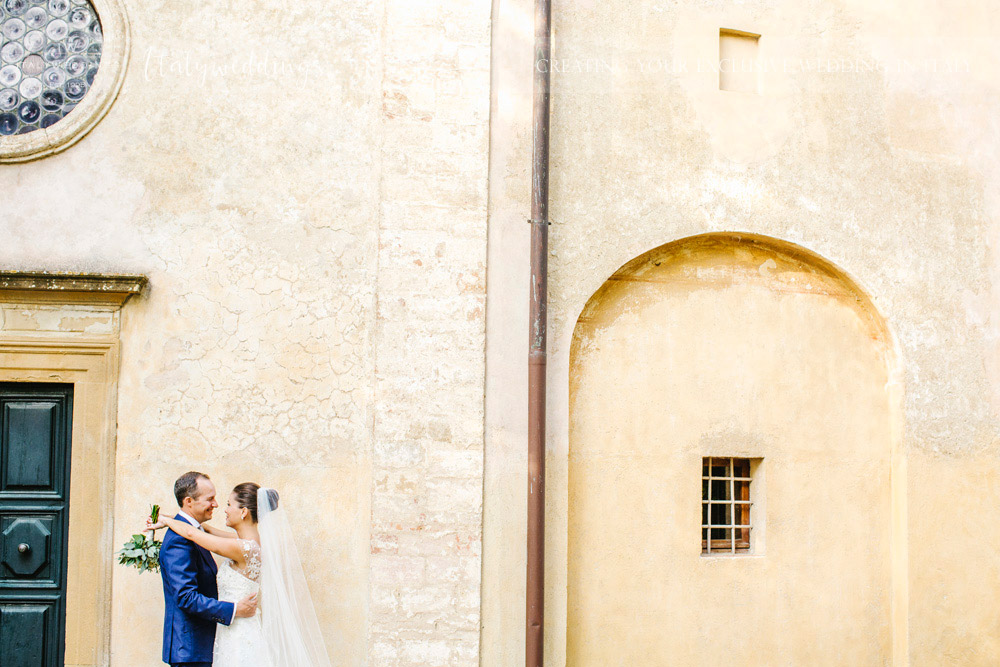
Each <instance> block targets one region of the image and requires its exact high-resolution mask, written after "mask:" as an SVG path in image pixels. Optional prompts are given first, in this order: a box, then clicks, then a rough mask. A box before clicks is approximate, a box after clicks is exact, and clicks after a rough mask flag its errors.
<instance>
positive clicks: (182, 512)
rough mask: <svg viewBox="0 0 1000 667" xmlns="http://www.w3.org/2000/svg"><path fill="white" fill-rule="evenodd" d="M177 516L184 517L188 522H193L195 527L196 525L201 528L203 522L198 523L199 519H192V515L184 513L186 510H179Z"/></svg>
mask: <svg viewBox="0 0 1000 667" xmlns="http://www.w3.org/2000/svg"><path fill="white" fill-rule="evenodd" d="M177 516H179V517H182V518H183V519H184V520H185V521H187V522H188V523H189V524H191V525H192V526H194V527H195V528H197V529H198V530H201V524H200V523H198V522H197V521H195V520H194V519H192V518H191V517H190V516H188V515H187V514H185V513H184V510H177Z"/></svg>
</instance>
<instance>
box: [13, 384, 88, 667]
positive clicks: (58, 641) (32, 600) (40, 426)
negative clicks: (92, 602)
mask: <svg viewBox="0 0 1000 667" xmlns="http://www.w3.org/2000/svg"><path fill="white" fill-rule="evenodd" d="M72 415H73V386H72V385H64V384H34V383H6V382H0V665H2V666H3V667H50V666H54V665H62V664H63V652H64V643H65V640H64V636H65V626H66V532H67V528H68V526H67V522H68V518H69V461H70V456H69V453H70V432H71V421H72Z"/></svg>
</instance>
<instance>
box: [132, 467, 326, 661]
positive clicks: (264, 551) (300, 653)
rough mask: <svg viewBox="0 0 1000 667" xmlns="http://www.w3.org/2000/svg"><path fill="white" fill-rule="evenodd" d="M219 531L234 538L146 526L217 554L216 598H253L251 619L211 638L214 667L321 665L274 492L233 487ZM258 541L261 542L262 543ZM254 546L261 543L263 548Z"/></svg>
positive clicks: (169, 521) (307, 600) (165, 521)
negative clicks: (219, 558)
mask: <svg viewBox="0 0 1000 667" xmlns="http://www.w3.org/2000/svg"><path fill="white" fill-rule="evenodd" d="M225 513H226V525H227V526H228V527H230V528H232V529H233V530H235V531H236V532H230V531H225V530H219V529H217V528H213V527H211V526H209V525H208V524H207V523H206V524H202V526H201V527H202V529H203V530H197V529H196V528H194V526H192V525H190V524H188V523H187V522H185V521H181V520H178V519H175V518H172V517H168V516H164V515H162V514H161V515H160V517H159V519H160V520H159V522H158V523H157V524H155V525H154V524H152V523H151V522H149V521H147V522H146V525H147V529H148V528H160V527H167V528H170V529H171V530H173V531H174V532H176V533H178V534H179V535H181V536H182V537H185V538H187V539H189V540H191V541H193V542H195V543H196V544H198V545H200V546H202V547H204V548H206V549H208V550H209V551H211V552H212V553H214V554H217V555H219V556H222V558H223V562H222V564H221V565H220V566H219V572H218V574H217V575H216V582H217V583H218V588H219V599H220V600H227V601H230V602H236V601H238V600H242V599H243V598H245V597H247V596H248V595H253V594H258V595H259V597H258V607H257V613H256V614H255V615H254V616H251V617H247V618H234V619H233V621H232V623H231V624H230V625H228V626H226V625H219V626H218V628H217V629H216V633H215V649H214V659H213V663H212V665H213V667H328V666H329V665H330V660H329V657H328V656H327V653H326V647H325V646H324V645H323V638H322V634H321V633H320V629H319V623H318V621H317V619H316V612H315V610H314V609H313V605H312V599H311V597H310V595H309V589H308V586H307V585H306V583H305V577H304V576H303V573H302V566H301V563H300V561H299V558H298V553H297V552H296V549H295V541H294V539H293V537H292V533H291V528H290V527H289V525H288V521H287V519H286V518H285V514H284V510H279V509H278V492H277V491H275V490H274V489H264V488H261V487H260V486H259V485H257V484H254V483H253V482H245V483H243V484H239V485H237V486H236V488H234V489H233V492H232V494H230V496H229V502H228V503H227V505H226V509H225ZM262 536H263V539H262ZM261 545H264V546H263V548H262V546H261Z"/></svg>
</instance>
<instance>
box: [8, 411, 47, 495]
mask: <svg viewBox="0 0 1000 667" xmlns="http://www.w3.org/2000/svg"><path fill="white" fill-rule="evenodd" d="M3 412H4V414H3V431H4V433H3V442H4V445H5V449H6V450H7V451H6V456H5V457H4V458H5V461H6V465H5V466H4V475H3V490H4V491H22V492H25V491H27V492H39V491H50V492H55V493H57V492H58V491H59V488H58V486H59V485H58V477H59V475H58V474H56V472H57V471H56V470H55V469H54V468H55V467H56V466H55V465H54V464H55V463H56V462H55V461H53V458H55V457H54V454H56V453H57V452H56V450H57V449H58V443H57V442H54V441H53V440H54V439H55V437H54V436H55V435H56V434H57V431H58V429H57V428H55V426H56V424H55V422H56V418H57V417H58V412H59V404H58V403H57V402H55V401H17V402H10V403H6V404H5V405H4V406H3Z"/></svg>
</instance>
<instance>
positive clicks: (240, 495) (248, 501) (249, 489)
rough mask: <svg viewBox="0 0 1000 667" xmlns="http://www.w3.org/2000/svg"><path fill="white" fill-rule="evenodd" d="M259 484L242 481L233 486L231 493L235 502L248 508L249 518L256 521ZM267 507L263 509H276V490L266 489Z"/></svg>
mask: <svg viewBox="0 0 1000 667" xmlns="http://www.w3.org/2000/svg"><path fill="white" fill-rule="evenodd" d="M259 490H260V484H257V483H255V482H243V483H242V484H237V485H236V486H235V487H234V488H233V495H234V496H236V504H237V505H239V506H240V507H243V508H246V509H248V510H250V518H251V519H252V520H253V522H254V523H257V491H259ZM267 505H268V506H267V507H265V508H264V509H265V510H269V511H271V512H273V511H274V510H276V509H278V492H277V491H275V490H274V489H268V490H267Z"/></svg>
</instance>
